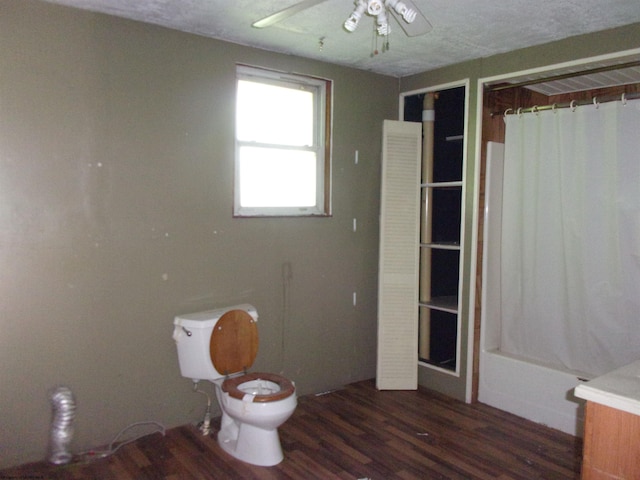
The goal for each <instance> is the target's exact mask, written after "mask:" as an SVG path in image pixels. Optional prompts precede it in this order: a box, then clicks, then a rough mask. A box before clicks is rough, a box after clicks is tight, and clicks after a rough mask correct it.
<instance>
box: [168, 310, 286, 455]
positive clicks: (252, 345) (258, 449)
mask: <svg viewBox="0 0 640 480" xmlns="http://www.w3.org/2000/svg"><path fill="white" fill-rule="evenodd" d="M257 321H258V313H257V311H256V309H255V307H253V306H252V305H249V304H243V305H236V306H233V307H227V308H220V309H217V310H209V311H206V312H199V313H191V314H188V315H179V316H177V317H176V318H175V320H174V322H173V324H174V329H173V339H174V340H175V342H176V346H177V349H178V361H179V363H180V373H181V374H182V376H183V377H187V378H191V379H192V380H193V381H194V382H198V381H200V380H208V381H211V382H212V383H213V384H214V386H215V391H216V398H217V399H218V403H219V404H220V409H221V410H222V418H221V421H220V431H219V432H218V444H219V445H220V446H221V447H222V449H223V450H224V451H226V452H227V453H229V454H230V455H231V456H233V457H235V458H237V459H239V460H242V461H243V462H246V463H250V464H253V465H259V466H272V465H277V464H278V463H280V462H281V461H282V460H283V458H284V456H283V453H282V447H281V445H280V438H279V436H278V427H280V425H282V424H283V423H284V422H285V421H287V419H288V418H289V417H290V416H291V415H292V414H293V411H294V410H295V408H296V406H297V400H296V390H295V385H294V384H293V382H291V381H290V380H288V379H286V378H284V377H282V376H280V375H277V374H274V373H248V370H249V368H250V367H251V366H252V365H253V362H254V360H255V358H256V354H257V352H258V329H257V326H256V322H257Z"/></svg>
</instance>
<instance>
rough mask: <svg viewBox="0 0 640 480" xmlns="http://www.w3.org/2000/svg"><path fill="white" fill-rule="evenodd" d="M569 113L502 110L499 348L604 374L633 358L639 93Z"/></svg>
mask: <svg viewBox="0 0 640 480" xmlns="http://www.w3.org/2000/svg"><path fill="white" fill-rule="evenodd" d="M574 110H575V111H574ZM574 110H572V109H571V108H563V109H556V110H553V111H551V110H546V111H544V112H538V113H524V114H521V115H517V114H516V115H507V116H506V117H505V122H506V138H505V166H504V191H503V218H502V258H501V265H502V267H501V268H502V272H501V282H502V285H501V310H502V330H501V346H500V348H501V350H502V351H504V352H506V353H510V354H514V355H518V356H521V357H526V358H529V359H532V360H535V361H538V362H542V363H545V364H550V365H552V366H554V367H557V368H562V369H570V370H576V371H579V372H583V373H586V374H591V375H600V374H603V373H606V372H608V371H611V370H613V369H615V368H617V367H620V366H622V365H625V364H627V363H630V362H632V361H635V360H638V359H640V100H633V101H627V102H626V105H625V104H623V103H622V102H609V103H603V104H600V105H589V106H579V107H577V108H575V109H574Z"/></svg>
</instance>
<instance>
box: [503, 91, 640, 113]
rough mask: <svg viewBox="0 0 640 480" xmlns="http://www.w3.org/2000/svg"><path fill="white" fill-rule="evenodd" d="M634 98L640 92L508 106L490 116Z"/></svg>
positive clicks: (639, 95)
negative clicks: (516, 107)
mask: <svg viewBox="0 0 640 480" xmlns="http://www.w3.org/2000/svg"><path fill="white" fill-rule="evenodd" d="M636 98H640V92H634V93H623V94H622V95H604V96H602V97H593V98H592V99H591V100H571V101H570V102H562V103H554V104H552V105H540V106H539V105H534V106H533V107H527V108H518V109H516V110H514V109H513V108H508V109H507V110H505V111H504V112H491V116H492V117H493V116H495V115H519V114H522V113H537V112H541V111H543V110H555V109H558V108H576V107H579V106H584V105H595V106H598V105H599V104H601V103H607V102H616V101H617V102H626V101H627V100H633V99H636Z"/></svg>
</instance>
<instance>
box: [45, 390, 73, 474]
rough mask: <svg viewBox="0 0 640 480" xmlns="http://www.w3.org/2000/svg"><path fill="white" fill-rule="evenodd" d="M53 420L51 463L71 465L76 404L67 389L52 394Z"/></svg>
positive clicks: (50, 449)
mask: <svg viewBox="0 0 640 480" xmlns="http://www.w3.org/2000/svg"><path fill="white" fill-rule="evenodd" d="M51 404H52V407H53V420H52V422H51V439H50V444H49V461H50V462H51V463H54V464H56V465H62V464H64V463H69V462H70V461H71V458H72V457H73V455H72V454H71V453H70V452H69V450H68V448H69V444H70V443H71V438H72V437H73V419H74V418H75V416H76V404H75V400H74V398H73V393H72V392H71V390H70V389H69V388H67V387H58V388H56V389H55V390H54V391H53V393H52V394H51Z"/></svg>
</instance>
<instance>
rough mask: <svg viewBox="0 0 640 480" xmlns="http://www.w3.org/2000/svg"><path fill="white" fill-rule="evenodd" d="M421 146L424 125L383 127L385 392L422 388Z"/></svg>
mask: <svg viewBox="0 0 640 480" xmlns="http://www.w3.org/2000/svg"><path fill="white" fill-rule="evenodd" d="M421 144H422V125H421V124H420V123H414V122H399V121H393V120H385V121H384V124H383V140H382V189H381V209H380V260H379V267H378V268H379V270H378V363H377V374H376V387H377V388H378V389H380V390H415V389H417V388H418V300H419V298H418V274H419V267H420V265H419V225H420V168H421V160H420V156H421Z"/></svg>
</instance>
